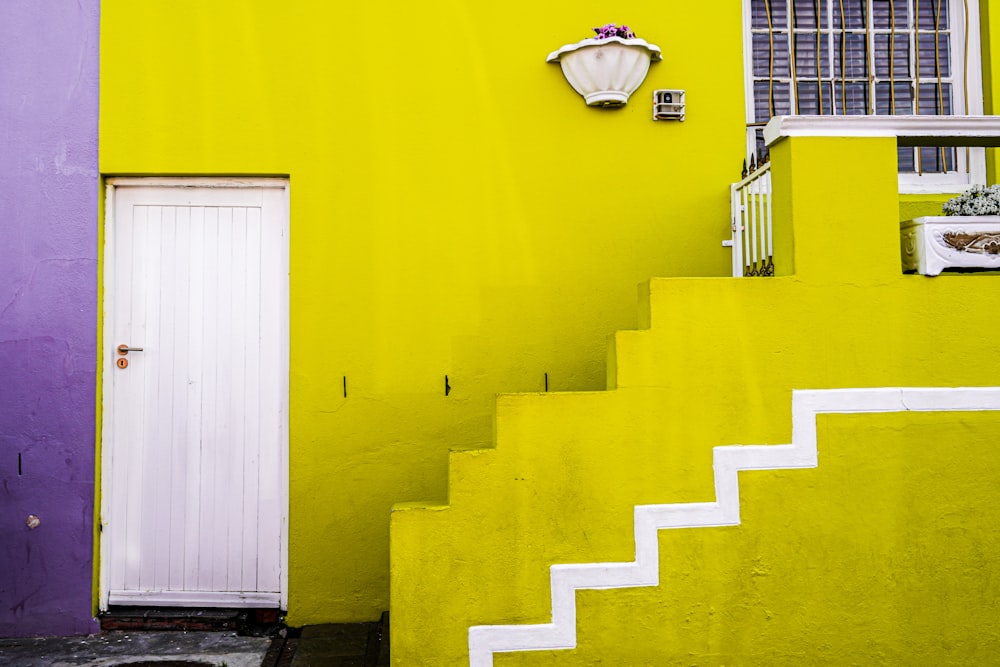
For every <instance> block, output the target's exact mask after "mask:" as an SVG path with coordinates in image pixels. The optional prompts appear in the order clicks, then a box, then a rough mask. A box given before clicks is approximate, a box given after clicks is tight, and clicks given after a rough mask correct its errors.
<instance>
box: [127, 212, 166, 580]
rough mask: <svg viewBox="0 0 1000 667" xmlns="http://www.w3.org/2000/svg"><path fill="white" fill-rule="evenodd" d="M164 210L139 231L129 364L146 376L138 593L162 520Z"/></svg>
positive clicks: (150, 572)
mask: <svg viewBox="0 0 1000 667" xmlns="http://www.w3.org/2000/svg"><path fill="white" fill-rule="evenodd" d="M162 215H163V208H162V207H160V206H150V207H148V216H147V219H146V222H145V228H144V229H142V233H143V237H144V239H145V243H144V248H143V253H142V254H143V267H142V268H143V279H142V280H143V292H144V299H145V306H146V308H145V320H146V335H145V338H144V340H142V341H141V342H139V343H136V342H135V341H131V344H132V345H137V346H138V347H142V348H144V351H143V352H142V353H135V352H130V353H129V358H130V364H129V365H133V364H134V365H137V366H142V367H143V368H144V369H145V372H146V374H147V377H146V381H145V382H144V386H145V392H144V399H143V405H144V411H143V423H142V438H141V439H140V441H139V442H138V443H136V445H137V447H136V450H137V451H138V452H139V455H140V457H141V459H142V466H141V471H140V479H141V480H142V481H141V487H140V492H139V503H138V513H139V544H138V547H139V554H138V564H139V587H140V590H147V591H148V590H155V588H154V587H155V581H154V579H155V566H156V561H155V554H156V532H157V525H158V522H159V521H160V520H162V517H158V516H156V515H155V514H154V512H153V508H154V502H151V500H150V498H151V497H153V498H155V492H156V484H155V481H156V477H157V476H159V474H160V470H158V469H157V467H156V465H155V461H154V458H155V456H156V453H157V451H158V450H160V449H161V448H162V447H163V436H162V430H161V428H160V422H159V420H160V419H161V410H160V395H159V389H160V387H159V382H157V375H156V371H157V367H158V366H159V365H160V358H161V353H160V349H159V346H160V283H161V275H160V248H161V245H162V239H161V237H160V232H161V229H162V228H161V219H162Z"/></svg>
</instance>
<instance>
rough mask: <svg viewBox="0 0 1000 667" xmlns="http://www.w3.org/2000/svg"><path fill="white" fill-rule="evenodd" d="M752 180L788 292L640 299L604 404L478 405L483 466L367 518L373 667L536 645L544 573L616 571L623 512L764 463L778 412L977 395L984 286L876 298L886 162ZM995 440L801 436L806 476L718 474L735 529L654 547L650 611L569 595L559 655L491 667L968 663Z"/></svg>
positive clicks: (885, 292) (893, 203)
mask: <svg viewBox="0 0 1000 667" xmlns="http://www.w3.org/2000/svg"><path fill="white" fill-rule="evenodd" d="M771 155H772V174H773V175H774V182H775V193H774V199H775V201H774V210H775V215H776V216H779V217H781V218H782V221H783V223H784V226H783V227H778V228H776V232H775V233H776V235H777V234H778V233H779V231H778V230H779V229H780V230H781V232H780V233H783V234H789V235H790V236H789V237H788V238H786V239H785V240H784V241H783V242H782V243H780V244H779V245H778V248H779V250H780V251H781V254H779V255H778V256H777V257H776V262H777V263H778V267H779V270H781V269H782V267H785V268H784V271H785V273H788V274H792V275H786V276H784V277H779V278H773V279H745V280H734V279H725V278H723V279H720V278H690V279H688V278H668V279H656V280H653V281H651V282H650V283H649V284H648V287H647V289H646V294H645V295H643V297H642V298H641V299H640V302H641V303H642V304H643V306H644V308H647V309H648V312H646V313H644V314H642V315H641V316H640V320H641V321H642V322H643V323H644V324H646V325H648V326H650V327H651V328H649V329H648V330H643V331H626V332H619V333H618V334H616V336H615V337H614V339H613V348H612V354H611V369H612V371H611V375H612V377H611V378H610V379H611V382H612V386H613V387H615V388H616V389H615V390H614V391H609V392H591V393H575V394H557V395H521V396H509V397H501V399H500V400H499V401H498V405H497V439H496V448H495V449H486V450H481V451H477V452H458V453H455V454H453V455H452V466H451V495H450V498H449V505H448V506H447V507H443V506H436V507H425V508H421V507H418V506H414V505H408V506H400V507H398V508H397V509H396V511H395V512H394V513H393V521H392V550H393V551H392V591H393V596H392V629H393V637H392V652H393V660H394V664H398V665H401V666H403V665H405V666H406V667H415V666H421V665H426V666H427V667H432V666H433V667H437V666H439V665H462V664H467V662H468V630H469V627H470V626H475V625H493V624H500V625H505V624H532V623H534V624H540V623H548V622H550V619H551V612H552V606H551V605H552V601H551V595H550V586H549V567H550V566H551V565H553V564H559V563H606V562H629V561H632V560H633V559H634V558H635V544H634V541H633V509H634V507H635V506H636V505H644V504H658V503H674V502H705V501H707V502H711V501H713V500H714V499H715V498H714V485H713V469H712V448H713V447H715V446H719V445H732V444H780V443H788V442H790V441H791V420H790V411H791V392H792V391H793V390H795V389H824V388H843V387H848V388H849V387H894V386H926V387H957V386H991V385H996V384H997V378H998V377H1000V354H998V346H997V343H996V340H995V336H993V335H992V332H993V331H995V329H996V324H997V316H996V312H997V311H998V308H1000V282H998V281H1000V276H996V275H989V274H978V275H977V274H965V275H962V274H958V275H955V274H952V275H943V276H940V277H937V278H928V277H924V276H917V275H903V274H902V272H901V267H900V256H899V241H898V221H897V214H898V204H899V198H898V195H897V193H896V174H895V170H896V150H895V143H894V142H893V141H892V140H889V139H842V138H808V137H797V138H793V139H787V140H785V141H782V142H780V143H779V144H777V145H776V146H774V147H773V150H772V153H771ZM855 164H864V165H866V166H867V169H865V170H858V169H852V168H851V165H855ZM831 175H833V176H831ZM831 188H833V189H834V190H835V192H836V193H837V196H835V197H831ZM862 203H863V205H862ZM998 422H1000V416H998V415H997V414H996V413H993V414H988V415H976V414H963V415H960V416H956V415H954V414H952V415H940V414H932V415H919V416H911V415H885V416H846V417H841V416H836V417H822V418H821V419H820V435H819V452H820V458H819V460H820V464H819V467H818V468H817V469H815V470H796V471H773V472H751V473H744V474H742V475H741V479H742V480H743V482H745V484H744V485H743V487H742V491H741V502H742V503H743V504H744V508H745V510H744V515H743V516H744V524H743V525H741V526H739V527H723V528H704V529H689V530H677V531H661V533H660V548H661V552H660V554H661V557H660V563H661V573H660V586H659V587H656V588H643V589H633V590H612V591H599V592H598V591H585V592H579V593H578V594H577V596H576V599H577V606H578V618H579V623H578V629H579V635H578V637H579V648H578V649H577V650H575V651H570V650H565V651H554V652H551V651H550V652H540V653H534V652H521V653H511V654H498V655H497V656H496V659H495V664H496V665H498V667H499V666H500V665H503V666H511V665H528V664H531V665H541V664H545V665H550V664H552V665H556V664H558V665H594V664H613V665H619V664H621V665H651V666H652V665H656V666H659V665H664V664H696V665H718V664H747V665H754V664H788V665H792V664H803V661H805V662H808V663H813V662H816V663H823V662H829V663H831V664H833V663H837V664H839V663H841V662H847V663H851V662H858V663H862V662H866V661H874V662H880V663H881V662H886V663H900V664H973V663H978V662H983V661H984V660H988V658H985V656H986V655H988V654H990V652H994V653H995V651H996V649H997V648H998V644H1000V642H998V640H997V636H998V630H1000V628H998V625H997V623H996V621H995V620H994V619H993V614H991V612H990V608H991V605H992V604H993V602H992V601H993V600H994V599H995V596H996V594H997V590H996V586H995V585H994V584H993V583H992V582H993V581H994V580H996V579H997V577H998V576H1000V565H998V563H997V562H996V559H995V558H992V556H991V554H992V553H993V552H994V551H995V549H996V547H997V542H996V539H995V538H994V537H993V536H992V535H993V532H994V531H993V530H992V528H991V526H992V522H993V521H995V519H996V518H997V517H996V511H995V510H994V509H990V508H992V507H994V506H995V505H996V501H997V500H998V491H997V489H996V484H995V483H994V482H993V481H992V480H993V477H992V470H993V468H995V466H994V465H993V464H992V463H991V460H992V459H991V456H992V455H991V454H990V452H991V451H992V443H993V442H994V441H995V436H994V435H992V434H995V430H996V426H997V423H998ZM930 573H934V574H933V575H931V574H930ZM940 626H947V627H940ZM931 633H936V634H931ZM984 647H985V648H984Z"/></svg>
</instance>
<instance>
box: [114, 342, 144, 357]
mask: <svg viewBox="0 0 1000 667" xmlns="http://www.w3.org/2000/svg"><path fill="white" fill-rule="evenodd" d="M129 352H142V348H141V347H129V346H128V345H126V344H125V343H122V344H121V345H119V346H118V354H120V355H122V356H125V355H126V354H128V353H129Z"/></svg>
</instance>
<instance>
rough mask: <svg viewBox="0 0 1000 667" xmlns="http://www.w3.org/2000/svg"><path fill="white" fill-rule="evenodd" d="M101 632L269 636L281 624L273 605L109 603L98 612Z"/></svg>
mask: <svg viewBox="0 0 1000 667" xmlns="http://www.w3.org/2000/svg"><path fill="white" fill-rule="evenodd" d="M98 620H99V621H100V623H101V632H113V631H123V630H132V631H137V630H189V631H204V632H221V631H231V632H236V633H237V634H240V635H248V636H253V637H269V636H273V635H274V634H276V633H277V632H278V631H279V630H280V629H281V628H282V627H284V624H283V620H284V615H283V614H281V613H280V612H279V611H278V610H277V609H273V608H268V609H249V608H238V609H237V608H205V609H202V608H193V607H139V606H122V605H112V606H111V607H109V608H108V610H107V611H103V612H101V613H100V614H99V615H98Z"/></svg>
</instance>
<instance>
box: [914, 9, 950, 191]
mask: <svg viewBox="0 0 1000 667" xmlns="http://www.w3.org/2000/svg"><path fill="white" fill-rule="evenodd" d="M932 1H936V2H937V8H936V9H935V11H934V74H936V75H937V93H938V107H937V112H938V115H943V114H944V83H943V82H942V80H941V0H932ZM917 92H918V94H919V92H920V91H917ZM938 152H939V153H940V154H941V172H942V173H948V159H947V158H946V157H945V154H944V146H941V147H940V150H939V151H938Z"/></svg>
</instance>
